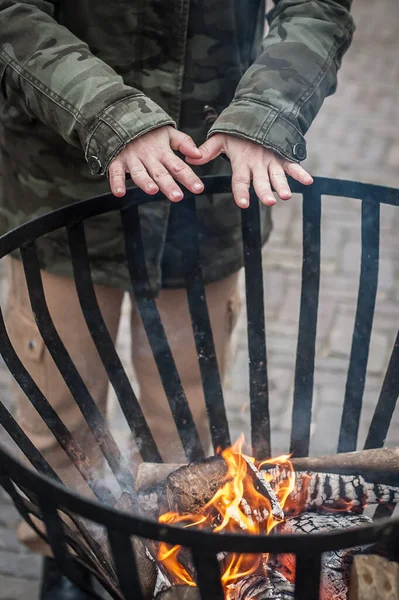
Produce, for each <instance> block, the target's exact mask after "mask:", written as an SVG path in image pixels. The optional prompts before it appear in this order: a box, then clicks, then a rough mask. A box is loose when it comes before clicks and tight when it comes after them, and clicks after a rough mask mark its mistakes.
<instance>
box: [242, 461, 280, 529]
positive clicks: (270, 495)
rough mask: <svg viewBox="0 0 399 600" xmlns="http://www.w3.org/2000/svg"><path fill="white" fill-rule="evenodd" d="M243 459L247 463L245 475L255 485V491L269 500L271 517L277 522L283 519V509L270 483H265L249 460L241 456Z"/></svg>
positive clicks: (263, 477)
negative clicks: (246, 474)
mask: <svg viewBox="0 0 399 600" xmlns="http://www.w3.org/2000/svg"><path fill="white" fill-rule="evenodd" d="M243 458H244V460H245V461H246V463H247V473H248V475H249V476H250V477H251V479H252V481H253V483H254V484H255V489H256V490H257V491H258V492H259V493H260V494H262V496H264V497H265V498H267V499H268V500H269V502H270V508H271V513H272V515H273V517H275V518H276V519H278V520H282V519H284V512H283V509H282V508H281V506H280V503H279V501H278V499H277V496H276V494H275V493H274V491H273V488H272V486H271V485H270V483H269V482H268V481H267V479H266V478H265V476H264V475H263V473H261V472H260V471H259V470H258V469H257V467H256V466H255V465H254V464H253V463H252V462H251V461H250V460H248V459H247V458H246V457H245V456H243Z"/></svg>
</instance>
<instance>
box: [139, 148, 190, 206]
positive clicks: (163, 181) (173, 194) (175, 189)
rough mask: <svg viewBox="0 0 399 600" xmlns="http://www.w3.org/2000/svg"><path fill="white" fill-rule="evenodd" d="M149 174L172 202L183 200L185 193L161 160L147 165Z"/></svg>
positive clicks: (147, 162) (150, 161)
mask: <svg viewBox="0 0 399 600" xmlns="http://www.w3.org/2000/svg"><path fill="white" fill-rule="evenodd" d="M145 166H146V168H147V170H148V173H149V174H150V176H151V177H152V179H153V180H154V181H155V183H156V184H157V186H158V187H159V189H160V190H161V192H162V193H163V194H165V196H167V197H168V198H169V200H171V201H172V202H179V201H180V200H181V199H182V198H183V192H182V191H181V189H180V188H179V186H178V185H177V183H176V182H175V180H174V179H173V177H172V176H171V174H170V173H169V171H168V169H167V168H166V167H165V166H164V165H163V164H162V163H161V162H160V161H159V160H154V159H152V160H148V161H146V163H145Z"/></svg>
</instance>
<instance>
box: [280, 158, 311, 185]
mask: <svg viewBox="0 0 399 600" xmlns="http://www.w3.org/2000/svg"><path fill="white" fill-rule="evenodd" d="M283 169H284V171H285V172H286V173H288V175H291V177H292V178H293V179H296V180H297V181H299V182H300V183H303V184H304V185H310V184H311V183H313V177H312V176H311V175H310V173H308V172H307V171H305V169H304V168H303V167H301V165H298V164H297V163H293V162H289V161H288V160H286V161H285V162H284V164H283Z"/></svg>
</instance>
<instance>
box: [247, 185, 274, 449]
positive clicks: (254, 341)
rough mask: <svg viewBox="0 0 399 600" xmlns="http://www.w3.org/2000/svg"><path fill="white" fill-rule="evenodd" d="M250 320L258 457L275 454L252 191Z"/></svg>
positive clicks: (253, 421) (258, 239) (251, 384)
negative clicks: (272, 445)
mask: <svg viewBox="0 0 399 600" xmlns="http://www.w3.org/2000/svg"><path fill="white" fill-rule="evenodd" d="M241 219H242V240H243V250H244V268H245V296H246V303H247V322H248V357H249V395H250V404H251V406H250V413H251V436H252V440H251V442H252V448H253V453H254V456H255V457H256V458H257V459H265V458H269V457H270V456H271V442H270V412H269V386H268V375H267V353H266V329H265V305H264V290H263V271H262V240H261V228H260V212H259V201H258V199H257V198H256V196H255V195H254V193H252V194H251V201H250V205H249V207H248V208H247V209H245V210H242V211H241Z"/></svg>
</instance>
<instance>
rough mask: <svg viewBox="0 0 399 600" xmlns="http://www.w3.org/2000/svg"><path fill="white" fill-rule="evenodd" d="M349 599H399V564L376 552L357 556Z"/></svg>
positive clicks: (353, 565) (354, 562) (352, 571)
mask: <svg viewBox="0 0 399 600" xmlns="http://www.w3.org/2000/svg"><path fill="white" fill-rule="evenodd" d="M348 600H399V564H398V563H396V562H392V561H389V560H387V559H386V558H383V557H381V556H377V555H376V554H370V555H368V556H355V558H354V560H353V564H352V570H351V576H350V584H349V596H348Z"/></svg>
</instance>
